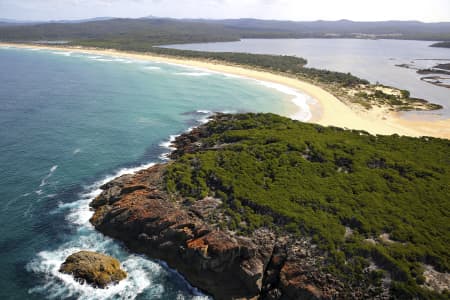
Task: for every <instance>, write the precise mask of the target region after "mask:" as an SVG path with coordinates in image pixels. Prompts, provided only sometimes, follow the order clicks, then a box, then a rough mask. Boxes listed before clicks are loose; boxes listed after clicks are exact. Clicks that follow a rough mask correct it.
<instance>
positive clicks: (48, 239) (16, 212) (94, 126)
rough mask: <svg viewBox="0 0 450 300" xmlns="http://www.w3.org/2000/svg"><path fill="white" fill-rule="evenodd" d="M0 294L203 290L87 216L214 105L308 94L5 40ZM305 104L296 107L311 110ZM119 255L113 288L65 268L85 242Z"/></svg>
mask: <svg viewBox="0 0 450 300" xmlns="http://www.w3.org/2000/svg"><path fill="white" fill-rule="evenodd" d="M0 68H1V69H0V70H1V71H0V128H1V129H0V150H1V155H0V170H1V175H0V186H1V188H0V214H1V218H0V266H1V267H0V299H21V300H22V299H180V300H181V299H208V296H206V295H203V294H202V293H201V292H200V291H199V290H197V289H195V288H194V287H191V286H190V285H189V284H188V283H187V282H186V281H185V280H184V279H183V277H182V276H180V275H179V274H178V273H177V272H176V271H174V270H171V269H170V268H168V267H167V266H166V265H165V264H164V262H158V261H154V260H151V259H149V258H146V257H143V256H139V255H135V254H132V253H130V252H128V251H127V249H126V248H125V247H124V246H123V245H122V244H121V243H120V242H117V241H114V240H112V239H110V238H107V237H105V236H103V235H102V234H100V233H98V232H97V231H95V230H94V228H93V227H92V226H91V225H90V223H89V218H90V216H91V215H92V211H90V210H89V202H90V201H91V200H92V198H93V197H95V196H96V195H98V194H99V193H100V190H99V186H100V185H101V184H102V183H104V182H107V181H109V180H111V179H112V178H114V177H116V176H118V175H120V174H125V173H130V172H133V171H135V170H138V169H141V168H143V167H146V166H150V165H151V164H154V163H158V162H162V161H164V160H165V154H167V152H168V151H169V149H168V145H169V143H168V141H169V140H170V139H173V137H174V136H176V135H177V134H180V133H182V132H184V131H186V130H188V129H189V128H191V127H193V126H196V125H198V124H200V123H202V122H205V120H207V117H208V116H210V115H211V114H212V112H219V111H220V112H250V111H251V112H273V113H278V114H282V115H290V114H291V112H293V111H295V108H296V106H295V105H294V104H293V103H292V101H291V100H292V98H296V99H295V101H297V102H302V101H303V102H304V101H310V100H307V96H305V95H302V94H299V93H296V92H295V91H292V90H289V89H285V88H283V87H280V86H272V85H270V84H265V83H261V82H258V81H254V80H250V79H243V78H236V77H233V76H226V75H223V74H218V73H211V72H207V71H204V70H199V69H192V68H186V67H182V66H177V65H170V64H164V63H156V62H148V61H139V60H129V59H125V58H114V57H108V56H100V55H91V54H82V53H77V52H62V51H52V50H38V49H33V48H30V49H17V48H8V47H3V48H0ZM308 117H309V112H308V111H306V110H305V111H302V112H301V113H300V114H297V118H300V119H302V118H303V119H306V118H308ZM81 249H84V250H93V251H99V252H103V253H106V254H109V255H112V256H114V257H116V258H118V259H119V260H120V261H121V262H122V265H123V268H124V269H125V270H126V271H127V272H128V275H129V276H128V278H127V279H126V280H124V281H122V282H121V283H119V284H118V285H115V286H112V287H110V288H109V289H107V290H99V289H94V288H92V287H90V286H87V285H81V284H79V283H78V282H76V281H74V280H73V279H72V278H71V276H69V275H63V274H61V273H59V272H58V269H59V266H60V264H61V263H62V262H63V261H64V259H65V258H66V257H67V256H68V255H70V254H71V253H73V252H76V251H78V250H81Z"/></svg>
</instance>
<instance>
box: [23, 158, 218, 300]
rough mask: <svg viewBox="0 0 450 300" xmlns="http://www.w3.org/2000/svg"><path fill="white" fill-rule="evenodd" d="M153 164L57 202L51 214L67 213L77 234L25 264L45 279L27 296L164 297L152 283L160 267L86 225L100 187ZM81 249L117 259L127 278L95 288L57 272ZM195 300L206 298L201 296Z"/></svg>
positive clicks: (161, 288)
mask: <svg viewBox="0 0 450 300" xmlns="http://www.w3.org/2000/svg"><path fill="white" fill-rule="evenodd" d="M152 165H154V163H148V164H143V165H140V166H137V167H133V168H123V169H120V170H118V171H116V172H114V174H112V175H109V176H105V177H104V178H103V179H101V180H99V181H97V182H95V183H93V184H92V185H90V186H87V187H86V188H85V192H83V193H82V194H81V195H80V200H78V201H76V202H72V203H66V204H62V203H60V204H59V205H58V208H57V209H56V210H54V211H53V212H51V213H52V214H55V213H61V212H63V211H66V210H69V214H68V215H67V217H66V219H67V220H68V221H69V223H70V224H73V225H74V226H75V228H76V233H74V234H75V235H76V237H74V238H72V239H71V240H70V241H68V242H66V243H64V244H62V245H61V246H60V247H59V248H57V249H55V250H50V251H42V252H39V253H38V254H37V256H36V258H35V259H33V260H32V261H31V262H30V263H28V264H27V267H26V268H27V270H28V271H29V272H33V273H37V274H42V275H43V276H44V277H45V278H46V282H45V283H43V284H41V285H38V286H36V287H34V288H32V289H30V290H29V292H30V293H37V294H41V295H42V294H44V295H45V297H47V298H49V299H65V298H77V299H86V300H87V299H89V300H91V299H112V298H114V299H135V298H136V297H137V296H138V295H139V294H141V293H142V292H143V291H144V290H145V291H146V293H148V294H151V295H154V296H155V297H154V298H160V297H161V296H162V295H163V294H164V292H165V291H164V286H162V285H161V284H157V283H155V282H154V281H155V280H154V279H155V278H158V277H160V276H163V273H164V272H167V270H166V269H165V268H163V267H162V266H161V264H158V263H156V262H153V261H151V260H148V259H146V258H144V257H143V256H139V255H134V254H129V253H128V252H126V251H125V250H124V249H123V248H122V247H121V246H120V245H119V244H118V243H116V242H114V240H112V239H110V238H108V237H105V236H103V235H102V234H101V233H99V232H97V231H96V230H95V229H94V227H93V226H92V225H91V223H90V222H89V219H90V218H91V217H92V215H93V211H92V210H90V208H89V203H90V202H91V201H92V200H93V198H94V197H96V196H98V195H99V194H100V193H101V189H100V186H101V185H103V184H105V183H107V182H109V181H111V180H112V179H114V178H116V177H118V176H121V175H124V174H130V173H135V172H137V171H139V170H142V169H146V168H149V167H151V166H152ZM80 250H90V251H97V252H101V253H106V254H109V255H112V256H114V257H117V258H119V260H120V261H122V268H123V269H124V270H125V271H126V272H127V273H128V277H127V278H126V279H125V280H123V281H121V282H120V283H119V284H117V285H112V286H110V287H108V288H107V289H95V288H93V287H91V286H89V285H87V284H80V283H79V282H77V281H76V280H74V279H73V277H72V276H70V275H66V274H63V273H60V272H59V267H60V265H61V264H62V263H63V261H64V260H65V259H66V257H67V256H69V255H70V254H72V253H74V252H77V251H80ZM192 289H193V288H192ZM193 290H195V289H193ZM180 295H181V294H180ZM181 297H182V298H181V299H183V298H184V296H183V295H181ZM194 298H196V299H209V298H207V297H204V296H201V297H194Z"/></svg>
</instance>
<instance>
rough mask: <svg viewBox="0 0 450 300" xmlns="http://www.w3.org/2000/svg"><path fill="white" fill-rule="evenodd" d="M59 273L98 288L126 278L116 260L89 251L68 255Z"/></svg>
mask: <svg viewBox="0 0 450 300" xmlns="http://www.w3.org/2000/svg"><path fill="white" fill-rule="evenodd" d="M59 271H60V272H62V273H65V274H70V275H72V276H73V277H74V278H75V279H76V280H78V281H80V282H86V283H88V284H90V285H92V286H94V287H98V288H105V287H106V286H107V285H109V284H114V283H118V282H119V281H121V280H123V279H125V278H126V277H127V273H126V272H125V271H123V270H122V269H121V268H120V263H119V261H118V260H117V259H115V258H113V257H111V256H108V255H104V254H100V253H96V252H91V251H80V252H77V253H74V254H72V255H70V256H69V257H67V259H66V260H65V261H64V263H63V264H62V265H61V267H60V269H59Z"/></svg>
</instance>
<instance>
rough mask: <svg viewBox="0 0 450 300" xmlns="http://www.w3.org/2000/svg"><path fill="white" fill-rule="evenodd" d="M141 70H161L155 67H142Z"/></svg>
mask: <svg viewBox="0 0 450 300" xmlns="http://www.w3.org/2000/svg"><path fill="white" fill-rule="evenodd" d="M143 69H145V70H161V68H160V67H156V66H145V67H143Z"/></svg>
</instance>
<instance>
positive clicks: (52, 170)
mask: <svg viewBox="0 0 450 300" xmlns="http://www.w3.org/2000/svg"><path fill="white" fill-rule="evenodd" d="M57 168H58V165H54V166H53V167H51V168H50V172H48V174H47V175H45V177H44V178H42V180H41V184H40V185H39V187H43V186H45V185H46V184H47V180H48V179H49V178H50V177H51V176H52V175H53V173H54V172H55V171H56V169H57ZM36 193H37V194H38V195H40V194H39V193H38V192H37V191H36Z"/></svg>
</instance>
